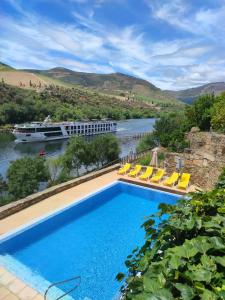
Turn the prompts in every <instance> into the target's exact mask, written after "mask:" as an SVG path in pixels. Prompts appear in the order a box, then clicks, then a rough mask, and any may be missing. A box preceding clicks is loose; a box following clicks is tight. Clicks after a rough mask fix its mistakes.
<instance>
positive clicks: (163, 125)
mask: <svg viewBox="0 0 225 300" xmlns="http://www.w3.org/2000/svg"><path fill="white" fill-rule="evenodd" d="M189 129H190V127H189V124H188V123H187V120H186V119H185V116H184V115H183V114H175V113H170V114H166V115H164V116H162V117H161V118H160V119H158V120H157V121H156V123H155V125H154V130H153V132H152V134H150V135H147V136H145V137H143V138H142V139H141V141H140V143H139V145H138V146H137V151H138V152H141V151H145V150H148V149H152V148H154V147H156V146H157V145H158V144H160V145H161V146H163V147H167V148H169V149H170V150H173V151H178V152H179V151H182V150H183V149H184V148H186V147H187V143H186V141H185V133H186V132H187V131H188V130H189Z"/></svg>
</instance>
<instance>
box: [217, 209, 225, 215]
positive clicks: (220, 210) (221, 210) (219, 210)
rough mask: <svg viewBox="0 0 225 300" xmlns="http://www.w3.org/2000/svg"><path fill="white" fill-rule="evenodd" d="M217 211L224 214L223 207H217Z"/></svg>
mask: <svg viewBox="0 0 225 300" xmlns="http://www.w3.org/2000/svg"><path fill="white" fill-rule="evenodd" d="M217 211H218V212H219V213H221V214H225V207H219V208H217Z"/></svg>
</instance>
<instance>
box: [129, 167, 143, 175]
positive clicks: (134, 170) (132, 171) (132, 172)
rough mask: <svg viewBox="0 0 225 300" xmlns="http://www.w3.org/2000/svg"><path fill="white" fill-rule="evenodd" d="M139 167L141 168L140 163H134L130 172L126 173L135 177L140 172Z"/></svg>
mask: <svg viewBox="0 0 225 300" xmlns="http://www.w3.org/2000/svg"><path fill="white" fill-rule="evenodd" d="M141 168H142V166H141V165H136V166H135V168H134V169H133V170H131V171H130V173H129V174H128V176H130V177H136V176H137V175H138V174H139V173H140V172H141Z"/></svg>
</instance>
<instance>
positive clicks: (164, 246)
mask: <svg viewBox="0 0 225 300" xmlns="http://www.w3.org/2000/svg"><path fill="white" fill-rule="evenodd" d="M224 203H225V193H224V190H223V189H215V190H213V191H211V192H201V193H195V194H192V195H191V196H190V199H188V200H184V199H183V200H180V201H179V202H178V203H177V204H176V205H173V206H171V205H166V204H161V205H160V211H159V213H158V214H156V215H154V216H150V217H149V218H148V219H147V220H146V222H145V223H144V224H143V225H142V227H143V228H144V229H145V232H146V238H145V243H144V245H143V246H142V247H141V248H140V249H135V250H134V251H133V253H132V255H130V256H128V259H127V261H126V262H125V264H126V266H127V267H128V271H129V276H128V277H127V278H126V283H125V284H124V285H123V287H122V293H123V299H135V300H144V299H146V300H147V299H149V300H153V299H154V300H156V299H158V300H172V299H183V300H191V299H194V300H198V299H202V300H219V299H224V298H225V277H224V274H225V234H224V232H225V231H224V226H225V206H224ZM168 214H169V215H170V217H169V218H168V219H167V220H164V221H162V219H161V223H160V224H159V225H158V226H156V225H155V221H154V218H155V217H160V218H161V217H163V216H165V215H168ZM123 278H124V274H122V273H119V274H118V275H117V279H118V280H122V279H123Z"/></svg>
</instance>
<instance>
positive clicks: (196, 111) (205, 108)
mask: <svg viewBox="0 0 225 300" xmlns="http://www.w3.org/2000/svg"><path fill="white" fill-rule="evenodd" d="M214 103H215V97H214V95H213V94H212V95H203V96H200V97H199V98H198V99H197V100H196V101H195V102H194V103H193V104H192V105H191V106H186V117H187V119H188V122H189V124H190V126H191V127H193V126H198V127H199V128H200V129H201V130H203V131H207V130H209V129H210V127H211V109H212V107H213V104H214Z"/></svg>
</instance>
